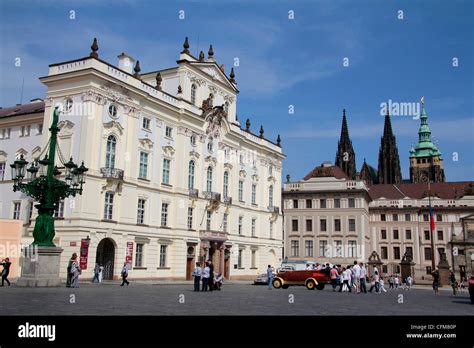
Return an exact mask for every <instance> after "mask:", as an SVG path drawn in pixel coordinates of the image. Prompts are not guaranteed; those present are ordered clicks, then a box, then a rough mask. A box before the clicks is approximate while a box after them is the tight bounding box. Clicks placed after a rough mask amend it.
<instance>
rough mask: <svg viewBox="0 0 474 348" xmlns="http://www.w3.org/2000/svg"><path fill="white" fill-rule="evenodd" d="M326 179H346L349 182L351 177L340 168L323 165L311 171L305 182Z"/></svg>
mask: <svg viewBox="0 0 474 348" xmlns="http://www.w3.org/2000/svg"><path fill="white" fill-rule="evenodd" d="M324 177H334V178H336V179H346V180H349V177H348V176H347V175H346V173H344V171H343V170H342V169H341V168H339V167H338V166H329V167H324V166H323V165H321V166H317V167H315V168H314V169H313V170H312V171H310V172H309V173H308V174H306V176H305V177H304V178H303V180H309V179H311V178H324Z"/></svg>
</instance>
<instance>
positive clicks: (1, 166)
mask: <svg viewBox="0 0 474 348" xmlns="http://www.w3.org/2000/svg"><path fill="white" fill-rule="evenodd" d="M5 167H6V163H5V162H0V181H3V180H5Z"/></svg>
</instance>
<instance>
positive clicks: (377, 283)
mask: <svg viewBox="0 0 474 348" xmlns="http://www.w3.org/2000/svg"><path fill="white" fill-rule="evenodd" d="M374 288H375V292H376V293H378V292H379V288H380V278H379V270H378V269H377V267H374V270H373V274H372V283H371V285H370V289H369V292H372V290H373V289H374Z"/></svg>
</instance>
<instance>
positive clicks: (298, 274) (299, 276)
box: [273, 270, 330, 290]
mask: <svg viewBox="0 0 474 348" xmlns="http://www.w3.org/2000/svg"><path fill="white" fill-rule="evenodd" d="M328 282H330V278H329V274H328V273H327V272H325V271H324V270H301V271H296V270H281V271H280V272H278V273H277V275H276V276H275V277H274V278H273V287H274V288H275V289H280V288H283V289H287V288H288V287H289V286H290V285H305V286H306V288H307V289H308V290H314V288H316V289H318V290H323V289H324V285H325V284H326V283H328Z"/></svg>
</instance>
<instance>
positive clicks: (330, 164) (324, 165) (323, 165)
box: [321, 161, 332, 167]
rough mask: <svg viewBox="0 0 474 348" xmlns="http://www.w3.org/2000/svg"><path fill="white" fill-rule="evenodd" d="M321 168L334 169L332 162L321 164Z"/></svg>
mask: <svg viewBox="0 0 474 348" xmlns="http://www.w3.org/2000/svg"><path fill="white" fill-rule="evenodd" d="M321 167H332V163H331V161H325V162H323V163H321Z"/></svg>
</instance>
